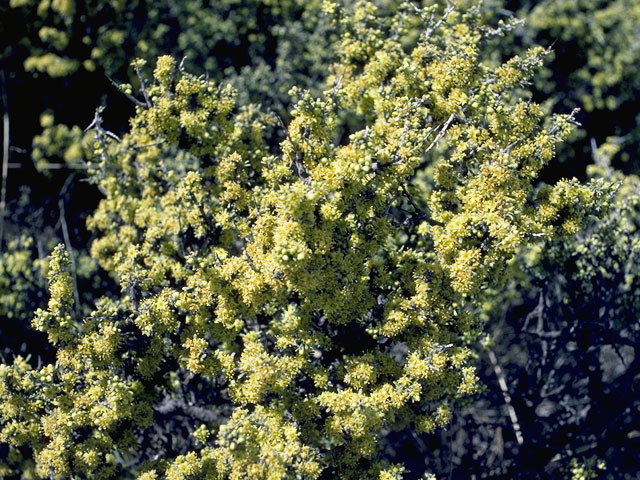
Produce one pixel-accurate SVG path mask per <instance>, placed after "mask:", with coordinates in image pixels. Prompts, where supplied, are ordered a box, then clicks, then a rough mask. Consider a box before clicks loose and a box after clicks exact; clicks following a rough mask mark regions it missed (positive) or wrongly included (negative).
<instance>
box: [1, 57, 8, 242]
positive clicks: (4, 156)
mask: <svg viewBox="0 0 640 480" xmlns="http://www.w3.org/2000/svg"><path fill="white" fill-rule="evenodd" d="M0 87H1V88H2V111H3V114H2V132H3V135H2V186H1V187H0V251H1V249H2V241H3V240H4V218H5V215H6V210H7V175H8V173H9V101H8V99H7V82H6V79H5V77H4V71H3V70H0Z"/></svg>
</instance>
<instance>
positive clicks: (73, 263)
mask: <svg viewBox="0 0 640 480" xmlns="http://www.w3.org/2000/svg"><path fill="white" fill-rule="evenodd" d="M72 177H73V175H71V176H69V178H72ZM58 206H59V207H60V226H61V227H62V236H63V238H64V243H65V246H66V247H67V251H68V252H69V257H70V258H71V270H72V271H71V275H72V276H73V297H74V299H75V301H76V302H75V303H76V305H75V307H76V308H75V310H76V315H77V316H78V317H80V292H79V291H78V277H77V276H76V258H75V255H74V254H73V248H72V247H71V238H70V236H69V227H68V226H67V220H66V219H65V217H64V200H63V199H62V198H61V199H60V200H58Z"/></svg>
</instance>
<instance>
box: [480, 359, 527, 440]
mask: <svg viewBox="0 0 640 480" xmlns="http://www.w3.org/2000/svg"><path fill="white" fill-rule="evenodd" d="M488 353H489V360H490V361H491V365H493V371H494V373H495V374H496V377H497V378H498V385H499V386H500V390H501V391H502V396H503V397H504V403H505V405H506V406H507V411H508V412H509V419H510V420H511V424H512V426H513V431H514V432H515V434H516V440H517V442H518V445H522V444H523V443H524V438H523V437H522V430H521V428H520V422H519V421H518V415H516V409H515V408H513V405H511V395H509V389H508V388H507V382H506V381H505V378H504V374H503V373H502V368H500V365H499V364H498V359H497V358H496V354H495V353H493V350H489V352H488Z"/></svg>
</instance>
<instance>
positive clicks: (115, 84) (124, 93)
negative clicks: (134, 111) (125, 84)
mask: <svg viewBox="0 0 640 480" xmlns="http://www.w3.org/2000/svg"><path fill="white" fill-rule="evenodd" d="M105 76H106V77H107V78H108V79H109V81H110V82H111V85H113V86H114V87H116V88H117V89H118V91H119V92H120V93H122V94H123V95H124V96H125V97H127V98H128V99H129V100H131V101H132V102H133V103H134V104H136V105H137V106H139V107H146V106H147V105H145V103H144V102H141V101H140V100H138V99H137V98H136V97H134V96H133V95H129V94H128V93H127V92H124V91H122V89H121V88H120V85H118V84H117V83H116V81H115V80H114V79H113V78H111V77H110V76H109V75H107V74H106V73H105Z"/></svg>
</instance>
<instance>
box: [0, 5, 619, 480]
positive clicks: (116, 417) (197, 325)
mask: <svg viewBox="0 0 640 480" xmlns="http://www.w3.org/2000/svg"><path fill="white" fill-rule="evenodd" d="M54 3H56V2H54ZM63 3H64V4H65V5H67V4H73V2H58V3H56V5H58V6H60V5H62V4H63ZM323 11H324V15H325V17H324V18H325V19H326V21H327V22H328V23H330V24H331V25H332V28H333V29H334V31H335V32H336V39H337V40H336V41H335V43H333V44H332V45H331V48H332V49H333V51H332V52H329V53H328V55H329V56H331V57H335V58H337V61H336V62H335V63H333V64H332V65H331V66H330V68H328V69H327V71H326V73H327V79H326V89H325V90H324V91H321V92H319V93H315V94H314V93H312V92H310V91H309V90H305V89H304V88H294V89H292V90H291V91H290V92H288V94H289V95H291V96H292V97H294V98H295V101H294V105H293V106H292V107H291V109H290V111H289V116H290V121H288V122H287V124H286V125H285V122H284V121H283V120H282V119H280V118H279V117H278V116H277V115H275V114H273V113H269V112H265V111H264V110H263V109H261V108H259V107H258V106H257V105H255V104H252V103H250V102H245V101H242V102H241V101H239V100H238V92H237V90H236V89H234V88H233V87H232V86H231V85H229V84H225V83H222V84H220V83H217V82H216V81H214V80H211V79H208V78H207V77H206V76H196V75H193V74H190V73H188V71H187V69H186V68H184V65H181V64H180V62H179V61H177V60H176V59H174V58H172V57H171V56H161V57H159V58H158V59H157V62H156V64H155V67H154V70H153V78H152V80H150V81H144V80H141V82H140V88H139V91H138V97H136V98H135V100H136V104H137V106H136V111H135V115H134V117H133V118H132V119H131V121H130V128H129V130H128V131H127V132H126V133H125V134H124V135H123V136H122V137H121V138H120V137H119V136H118V135H115V134H113V133H111V134H107V131H106V130H104V129H103V128H102V127H101V126H100V124H99V123H96V124H95V125H94V127H95V137H96V138H95V144H94V147H95V156H94V157H93V159H91V160H90V161H89V162H88V168H89V175H90V178H91V179H92V181H93V182H95V184H96V185H97V186H98V188H99V189H100V191H101V192H102V193H103V195H104V198H103V199H102V201H101V202H100V205H99V206H98V208H97V210H96V211H95V212H94V213H93V215H92V216H91V218H90V219H89V223H88V225H89V228H91V229H92V230H93V231H94V232H95V235H96V237H97V238H96V240H95V241H94V242H93V244H92V247H91V253H92V256H93V257H94V258H95V259H96V260H97V261H98V262H99V263H100V265H101V266H102V268H103V269H104V270H105V271H106V272H108V273H109V274H110V275H111V276H112V277H113V278H114V279H115V280H116V281H117V282H118V283H119V285H120V287H121V295H105V296H102V297H100V298H96V299H95V302H94V303H95V308H94V310H93V311H92V313H91V314H89V315H81V314H79V313H78V311H77V310H76V309H74V302H75V300H74V280H73V269H72V268H71V260H72V257H71V256H70V254H69V252H66V251H65V249H64V248H62V247H58V248H56V249H55V250H54V252H53V254H52V258H51V262H50V266H49V269H48V279H49V290H50V298H49V302H48V306H47V308H46V309H40V310H38V311H37V312H36V315H35V318H34V320H33V326H34V327H35V328H36V329H38V330H40V331H42V332H44V333H46V334H47V335H48V339H49V341H50V342H51V344H52V345H53V346H54V347H55V348H56V350H57V358H56V362H55V363H52V364H48V365H44V366H40V367H34V366H33V365H30V364H29V363H28V362H27V361H26V360H25V359H23V358H22V357H18V358H16V360H15V361H14V362H12V363H6V364H3V365H2V366H0V440H2V441H3V442H5V443H7V444H9V445H10V446H11V448H12V450H11V451H10V453H9V455H8V457H10V458H9V462H7V464H6V465H5V469H6V472H5V473H6V474H7V475H10V474H16V472H18V471H20V470H22V472H28V474H29V475H31V476H35V477H36V478H47V477H49V478H66V477H72V478H96V479H101V478H103V479H106V478H138V479H144V480H152V479H159V478H166V479H169V480H177V479H224V478H229V479H240V478H252V479H269V480H276V479H289V478H291V479H293V478H297V479H318V478H340V479H367V478H372V479H373V478H379V479H385V480H387V479H388V480H391V479H399V478H402V475H403V473H404V471H405V469H404V466H403V465H402V464H399V463H396V464H394V463H392V462H390V461H389V460H388V459H387V458H385V456H384V455H383V454H382V451H381V448H380V439H381V438H382V437H383V435H384V434H385V432H388V431H394V430H400V429H406V428H410V429H412V430H413V431H416V432H433V431H434V430H436V429H437V428H439V427H442V426H445V425H447V424H448V422H449V420H450V418H451V415H452V409H453V408H454V407H455V406H456V405H458V403H459V402H460V401H462V400H463V399H464V397H465V396H468V395H470V394H472V393H474V392H475V391H476V390H477V389H478V382H477V375H476V372H475V369H474V357H475V355H474V353H473V350H472V349H471V348H470V347H471V346H472V345H473V342H474V341H475V340H477V338H478V336H479V335H480V333H481V330H482V324H481V319H480V317H478V316H476V315H475V314H474V312H475V309H474V306H475V303H476V302H477V301H478V300H480V299H482V298H483V293H484V292H485V291H486V290H487V288H488V287H490V286H492V287H500V286H501V285H503V284H504V281H505V279H506V275H507V273H508V272H509V270H508V268H507V267H508V263H509V262H510V261H511V260H512V259H513V258H514V257H515V256H516V254H517V253H518V252H519V251H520V249H521V247H523V246H525V245H527V244H530V243H532V242H536V241H539V239H540V238H548V239H550V240H551V239H554V240H558V239H567V238H570V237H572V236H573V235H575V234H576V232H578V230H579V229H580V228H581V226H582V225H583V224H584V223H585V221H586V220H587V219H588V218H589V216H590V215H591V214H592V213H594V212H599V211H600V207H601V206H603V205H604V204H605V203H606V202H605V200H606V199H607V198H608V196H607V195H606V194H607V193H608V192H609V187H607V184H606V182H604V181H602V180H600V181H595V180H594V181H593V182H591V183H590V184H588V185H583V184H580V183H579V182H578V181H576V180H565V181H561V182H559V183H557V184H556V185H554V186H546V187H544V188H537V187H536V182H537V178H538V175H539V172H540V170H541V169H542V168H543V167H544V166H545V165H546V164H548V162H549V161H550V160H551V159H552V158H553V156H554V150H555V145H556V144H557V142H559V141H561V140H562V139H563V138H565V137H566V136H567V135H568V134H569V132H570V131H571V128H572V121H573V117H574V115H575V113H572V114H563V115H555V116H550V117H548V116H546V115H545V114H544V113H543V110H542V109H541V108H540V107H539V106H538V105H537V104H536V103H535V102H533V101H532V100H531V98H530V94H529V93H528V92H527V86H528V84H529V82H530V81H531V80H532V78H533V75H534V74H535V72H536V70H537V69H538V68H539V67H540V65H541V64H542V61H543V58H544V57H545V55H546V54H547V53H548V52H547V51H545V50H544V49H541V48H532V49H530V50H529V51H527V52H526V53H525V54H523V55H522V56H516V57H513V58H511V59H509V60H508V61H506V62H504V63H502V64H496V63H495V62H492V61H489V60H487V57H488V56H489V55H487V52H486V49H487V45H488V42H489V40H490V38H489V37H491V36H493V35H496V34H499V33H500V32H502V30H503V29H507V28H509V26H508V25H502V26H500V27H499V28H498V29H493V30H492V29H488V28H486V26H485V25H484V24H483V22H482V21H481V17H480V14H481V12H480V11H479V10H478V9H476V8H469V9H464V10H456V9H452V8H448V7H446V6H443V5H438V4H436V5H432V6H429V7H424V8H420V7H417V6H414V5H413V4H410V3H407V4H402V5H400V6H398V7H397V8H384V6H380V7H376V6H375V5H374V4H373V3H371V2H357V4H356V5H340V4H337V3H333V2H325V3H324V4H323ZM48 38H49V37H48ZM51 38H52V39H53V40H54V41H57V40H56V39H55V38H53V37H51ZM133 68H134V69H135V70H138V71H140V72H141V78H142V79H144V73H143V72H144V69H145V68H146V66H145V63H144V61H142V60H136V61H134V63H133ZM314 68H319V67H317V66H316V67H314ZM123 90H125V92H126V93H127V94H128V95H130V96H133V95H134V92H135V91H136V90H135V89H134V87H133V86H131V85H124V86H123ZM76 133H79V132H76ZM11 469H14V471H13V472H12V471H11Z"/></svg>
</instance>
